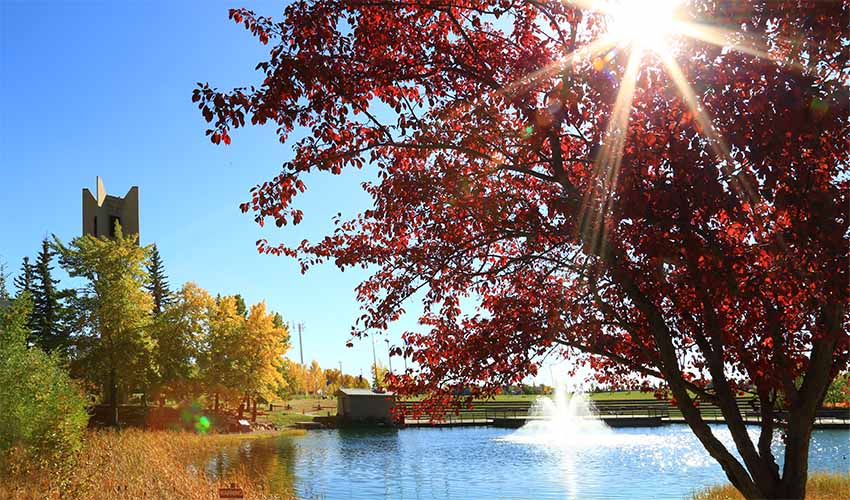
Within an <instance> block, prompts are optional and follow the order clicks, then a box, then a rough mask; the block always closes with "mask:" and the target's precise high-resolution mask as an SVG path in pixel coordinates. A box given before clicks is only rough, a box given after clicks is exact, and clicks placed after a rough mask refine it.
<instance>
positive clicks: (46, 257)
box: [30, 238, 65, 351]
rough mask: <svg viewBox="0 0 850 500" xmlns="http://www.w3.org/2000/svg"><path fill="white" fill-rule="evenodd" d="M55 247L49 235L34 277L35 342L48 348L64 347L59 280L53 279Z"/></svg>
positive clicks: (44, 243) (33, 325) (40, 253)
mask: <svg viewBox="0 0 850 500" xmlns="http://www.w3.org/2000/svg"><path fill="white" fill-rule="evenodd" d="M53 255H54V253H53V251H52V250H51V249H50V242H48V241H47V239H46V238H45V239H44V241H43V242H42V244H41V252H39V254H38V259H37V260H36V263H35V266H34V272H33V280H32V301H33V309H32V327H33V332H32V337H31V339H30V340H31V343H33V344H35V345H37V346H39V347H41V348H42V349H44V350H45V351H53V350H55V349H57V348H59V347H63V346H64V344H65V342H64V340H65V339H64V338H63V337H64V335H62V329H61V327H60V321H59V318H60V315H61V307H62V305H61V303H60V300H59V292H58V290H57V288H56V285H57V284H58V283H59V280H56V279H53V275H52V271H53V266H52V265H51V264H52V262H51V261H52V260H53Z"/></svg>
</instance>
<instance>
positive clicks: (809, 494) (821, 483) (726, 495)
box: [691, 472, 850, 500]
mask: <svg viewBox="0 0 850 500" xmlns="http://www.w3.org/2000/svg"><path fill="white" fill-rule="evenodd" d="M743 498H744V497H743V496H741V494H740V493H738V490H736V489H735V488H733V487H732V485H728V484H727V485H725V486H713V487H711V488H706V489H704V490H702V491H699V492H697V493H696V494H695V495H694V496H692V497H691V500H743ZM848 498H850V472H848V473H846V474H829V473H825V472H817V473H814V474H810V475H809V482H808V484H807V485H806V500H846V499H848Z"/></svg>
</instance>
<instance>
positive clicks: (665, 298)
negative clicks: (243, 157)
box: [192, 0, 850, 497]
mask: <svg viewBox="0 0 850 500" xmlns="http://www.w3.org/2000/svg"><path fill="white" fill-rule="evenodd" d="M625 3H628V2H625ZM667 3H668V4H670V3H671V2H667ZM611 5H616V3H610V2H609V3H606V2H594V1H567V2H562V1H560V0H552V1H549V0H543V1H538V0H535V1H515V2H506V1H504V0H489V1H488V0H475V1H456V2H449V3H446V2H441V1H425V2H372V1H364V0H335V1H314V0H299V1H295V2H293V3H291V4H289V5H287V6H286V7H285V8H284V11H283V15H282V16H279V17H275V18H274V20H273V19H272V18H271V17H266V16H263V15H260V14H257V13H254V12H252V11H249V10H245V9H234V10H231V11H230V17H231V18H232V19H233V20H234V21H235V22H237V23H240V24H242V25H244V27H245V28H246V29H248V30H249V31H250V32H251V33H252V34H253V35H254V36H256V37H257V38H258V40H259V42H260V43H262V44H270V50H269V56H268V58H267V59H266V60H263V61H260V62H259V63H258V64H257V66H256V69H257V70H259V72H260V77H259V79H258V80H259V82H258V83H257V84H256V85H251V86H246V87H239V88H236V89H232V90H225V91H220V90H218V89H216V88H215V87H212V86H210V85H209V84H200V85H199V86H198V88H197V89H196V90H195V91H194V94H193V96H192V99H193V101H195V102H197V103H198V106H199V109H200V110H201V112H202V114H203V116H204V118H205V119H206V120H207V122H209V124H210V125H209V129H208V130H207V135H208V136H209V138H210V140H211V141H212V142H213V143H216V144H225V145H226V144H230V143H231V140H232V138H231V133H232V132H233V130H234V129H235V128H239V127H243V126H246V125H248V124H251V125H263V124H273V125H275V126H276V130H277V133H278V136H279V139H280V142H282V143H286V142H288V141H292V145H293V150H294V156H293V159H292V160H289V161H286V162H284V163H283V166H282V171H281V172H280V173H279V174H278V175H276V176H275V177H274V178H273V179H270V180H269V181H268V182H264V183H262V184H261V185H258V186H256V187H254V188H253V189H252V190H251V195H250V199H249V200H248V201H246V202H245V203H243V204H242V205H241V208H242V210H243V211H245V212H248V211H250V212H252V213H253V214H254V217H255V220H256V221H257V222H258V223H259V224H261V225H262V224H264V222H265V221H267V220H271V221H273V222H274V223H275V224H277V225H278V226H283V225H285V224H289V223H293V224H298V223H299V222H300V221H301V219H302V216H303V214H302V212H301V211H300V210H299V209H298V208H297V205H296V204H295V201H296V200H295V199H296V196H297V195H298V194H299V193H300V192H303V191H304V190H305V189H306V184H305V178H306V176H307V174H309V173H311V172H315V171H322V172H330V173H333V174H339V173H340V172H341V171H342V170H343V169H347V168H363V167H364V166H367V165H368V166H369V168H371V169H374V171H375V172H376V178H377V180H376V181H375V182H366V183H365V184H364V186H363V187H364V189H365V190H366V192H367V193H369V194H370V195H371V196H372V198H373V202H374V206H373V207H372V208H371V209H370V210H368V211H365V212H364V213H362V214H360V215H359V216H357V217H356V218H354V219H352V220H339V219H336V220H335V223H336V224H337V229H336V230H335V231H334V232H333V233H332V234H330V235H328V236H327V237H325V238H322V239H320V240H318V241H306V240H305V241H304V242H302V243H301V244H299V245H296V246H290V245H286V244H277V243H274V242H269V241H267V240H260V241H259V242H258V249H259V251H260V252H264V253H273V254H283V255H288V256H292V257H295V258H297V259H298V260H299V262H300V264H301V267H302V269H303V270H307V269H308V268H309V267H310V266H312V265H315V264H317V263H321V262H325V261H330V262H333V263H334V264H336V265H337V266H339V267H340V268H343V269H344V268H346V267H354V266H362V267H367V268H369V269H373V270H375V271H374V273H373V274H372V275H371V277H370V278H368V279H367V280H366V281H364V282H363V283H361V284H360V286H359V287H358V288H357V294H358V299H359V300H360V302H361V304H362V307H363V312H364V314H363V315H362V317H361V318H360V320H359V322H358V324H357V325H356V326H355V328H354V329H353V333H354V335H355V336H362V335H364V334H367V333H369V332H370V331H374V330H383V329H385V328H386V327H387V325H388V324H389V323H390V322H392V321H395V320H396V319H398V318H399V317H400V316H401V314H403V312H404V307H405V303H406V301H407V300H408V299H409V298H410V297H411V296H413V295H414V294H415V293H416V292H418V291H420V290H421V291H422V295H421V296H423V297H424V299H423V302H424V313H423V314H422V316H421V318H420V323H421V324H422V325H423V329H421V330H419V331H411V332H408V333H406V334H405V336H404V340H405V345H404V346H403V347H396V348H394V353H395V354H396V355H399V354H402V355H404V356H408V357H411V358H412V359H413V360H415V361H416V362H417V363H418V365H419V367H420V368H419V370H418V371H417V372H416V373H407V374H404V375H402V376H391V377H390V378H391V383H392V385H393V387H394V388H395V389H396V390H399V391H401V392H403V393H417V392H428V393H430V394H431V398H430V400H428V401H436V400H439V399H450V398H451V397H452V394H453V393H454V391H455V389H457V388H459V387H472V388H473V392H474V395H476V396H487V395H491V394H494V393H495V392H496V391H497V390H498V387H499V386H501V385H506V384H511V383H515V382H518V381H519V380H521V379H522V378H523V377H525V376H526V375H527V374H534V373H535V372H536V369H537V366H538V364H539V362H540V359H541V358H542V357H543V356H544V355H546V354H547V353H548V352H550V351H552V350H555V351H556V352H558V353H559V354H561V355H564V356H569V357H571V358H572V359H575V360H577V361H578V362H582V363H585V364H587V365H588V366H589V367H590V368H592V369H593V371H594V373H595V376H596V378H597V380H598V381H600V382H605V383H609V384H615V385H616V384H619V383H624V382H626V381H633V380H635V379H636V378H637V379H638V380H640V379H643V378H644V377H648V376H651V377H657V378H660V379H663V380H664V381H665V382H666V383H667V384H668V386H669V388H670V391H671V393H672V395H671V396H672V397H671V401H672V402H673V403H674V404H676V405H677V406H678V407H679V409H680V410H681V411H682V413H683V415H684V417H685V419H686V420H687V422H688V424H689V425H690V426H691V428H692V429H693V430H694V432H695V434H696V435H697V437H698V438H699V439H700V441H701V442H702V444H703V445H704V446H705V448H706V449H707V450H708V452H709V453H710V454H711V455H712V456H713V457H714V458H715V459H717V460H718V462H719V463H720V464H721V466H722V467H723V469H724V471H725V472H726V474H727V476H728V477H729V479H730V481H731V482H732V483H733V484H734V485H735V486H736V487H737V488H738V489H740V490H741V491H742V492H743V493H744V494H745V495H746V496H747V497H788V496H792V497H794V496H801V495H802V494H803V493H804V490H805V477H806V474H807V465H806V464H807V453H808V451H807V450H808V445H809V438H810V434H811V428H812V423H813V420H814V416H815V411H816V409H817V408H818V406H819V405H820V403H821V402H822V400H823V397H824V394H825V392H826V388H827V387H828V386H829V384H830V381H831V379H832V378H833V377H834V376H835V374H836V373H838V371H839V370H841V369H844V368H845V367H846V366H847V362H848V356H850V350H848V346H850V342H848V333H847V331H848V308H847V303H848V274H847V273H848V263H850V262H849V261H848V234H850V233H848V209H847V207H848V198H847V193H848V187H850V171H849V170H848V152H847V148H846V144H847V143H848V126H847V123H848V99H847V91H846V88H845V87H844V86H843V83H842V82H846V81H847V79H848V77H850V69H848V64H847V62H848V52H847V50H846V47H847V45H848V43H850V40H848V34H847V30H846V26H847V25H848V11H849V10H850V6H848V3H847V2H809V1H806V2H797V1H794V2H791V1H775V0H770V1H766V0H765V1H753V2H746V3H745V2H737V1H733V2H725V1H723V2H721V1H709V0H692V1H684V2H679V6H678V8H676V9H675V12H673V11H671V13H670V15H671V20H670V23H669V24H670V26H673V27H675V29H670V31H669V33H661V34H659V36H662V37H663V40H662V43H659V42H658V41H657V40H656V41H648V39H649V38H650V37H646V38H647V39H644V38H643V37H640V36H636V35H635V34H634V33H633V32H632V31H633V30H627V29H619V30H618V29H615V26H616V25H617V23H616V21H617V20H618V19H617V16H618V12H616V11H615V10H614V7H611ZM649 8H652V7H649ZM621 17H622V16H621ZM653 26H654V25H653ZM647 29H653V27H644V28H643V30H647ZM668 35H669V36H668ZM298 127H306V128H307V129H309V132H308V133H307V134H306V135H305V136H303V137H302V138H300V139H296V138H295V137H294V134H293V132H294V131H295V130H296V128H298ZM469 303H473V304H474V305H475V306H476V307H475V309H476V310H474V311H471V310H468V309H467V310H465V308H464V307H461V305H462V304H469ZM797 381H800V382H797ZM745 388H751V389H752V390H753V391H754V392H755V394H756V396H757V398H758V401H759V407H760V409H761V410H760V411H761V422H762V424H761V425H762V428H761V437H760V438H759V439H758V440H757V442H754V441H753V440H752V439H751V438H750V437H749V435H748V434H747V432H746V428H745V424H744V421H743V418H742V416H741V413H740V411H739V409H738V408H737V406H736V405H735V395H736V394H737V393H738V392H739V391H741V390H743V389H745ZM697 398H701V399H707V400H711V401H713V402H716V403H717V404H718V405H719V406H720V408H721V409H722V411H723V414H724V417H725V420H726V422H727V425H728V427H729V429H730V431H731V432H732V435H733V437H734V444H735V447H736V449H737V452H738V455H739V456H740V459H739V458H736V456H734V455H733V454H732V452H731V451H729V450H727V449H726V447H724V446H723V445H722V443H721V442H720V441H719V440H718V439H717V438H716V437H715V436H714V434H713V433H712V431H711V429H710V428H709V427H708V425H707V423H706V422H705V421H704V420H702V418H701V416H700V414H699V412H698V411H697V409H696V408H695V405H696V404H697V400H696V399H697ZM780 403H781V404H783V405H785V407H783V408H780V407H779V405H780ZM426 404H427V401H426ZM780 410H783V411H784V412H787V413H783V414H782V415H786V414H787V417H785V416H782V415H781V414H780ZM782 419H785V420H787V421H786V422H784V424H785V425H786V429H785V436H786V439H785V441H786V448H785V459H784V466H783V470H782V471H780V470H779V466H778V465H777V460H776V459H775V457H774V456H773V452H772V451H771V449H770V443H771V441H772V437H773V434H774V430H775V428H776V426H777V424H778V422H779V421H780V420H782Z"/></svg>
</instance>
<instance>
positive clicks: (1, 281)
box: [0, 262, 9, 305]
mask: <svg viewBox="0 0 850 500" xmlns="http://www.w3.org/2000/svg"><path fill="white" fill-rule="evenodd" d="M8 277H9V273H7V272H6V263H5V262H0V300H2V301H3V302H5V301H7V300H9V290H8V289H7V288H6V278H8ZM0 305H2V304H0Z"/></svg>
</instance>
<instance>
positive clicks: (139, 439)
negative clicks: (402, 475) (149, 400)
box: [0, 429, 303, 500]
mask: <svg viewBox="0 0 850 500" xmlns="http://www.w3.org/2000/svg"><path fill="white" fill-rule="evenodd" d="M297 432H299V431H284V432H283V433H281V432H276V433H273V432H269V433H251V434H217V435H215V434H214V435H198V434H192V433H188V432H168V431H144V430H137V429H129V430H125V431H120V432H116V431H92V432H89V433H88V435H87V436H86V442H85V446H84V449H83V451H82V452H80V454H79V455H78V456H77V457H76V458H75V461H74V463H73V464H69V465H66V466H64V467H61V468H60V467H56V468H54V470H50V471H46V470H27V469H26V467H21V466H18V467H16V468H15V471H16V472H15V473H14V474H12V476H11V477H9V478H6V479H5V480H4V481H0V498H13V499H45V498H98V499H104V500H113V499H116V500H117V499H137V498H138V499H141V498H156V499H170V498H174V499H177V498H180V499H198V500H200V499H204V500H208V499H210V498H218V488H219V487H220V486H226V484H224V483H231V482H233V483H236V484H238V485H239V486H240V487H241V488H242V489H243V490H244V491H245V498H246V499H249V498H250V499H252V500H254V499H257V500H260V499H273V498H275V499H282V498H287V499H288V498H291V497H281V496H280V495H269V494H268V493H267V492H266V490H265V487H264V485H263V484H262V483H261V482H260V481H259V480H252V476H251V474H249V473H248V471H245V470H236V471H234V472H232V473H231V474H229V475H228V476H227V477H226V478H224V481H223V482H221V483H219V482H216V481H212V480H209V479H208V478H206V477H205V476H204V474H203V471H199V470H197V468H195V467H194V466H193V464H199V463H203V462H204V461H205V459H206V457H208V456H210V455H211V454H212V453H214V452H216V451H218V450H220V449H221V448H223V447H227V446H235V445H238V444H239V443H240V442H241V441H244V440H246V439H258V438H268V437H274V436H280V435H291V434H293V433H297ZM300 432H303V431H300Z"/></svg>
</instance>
